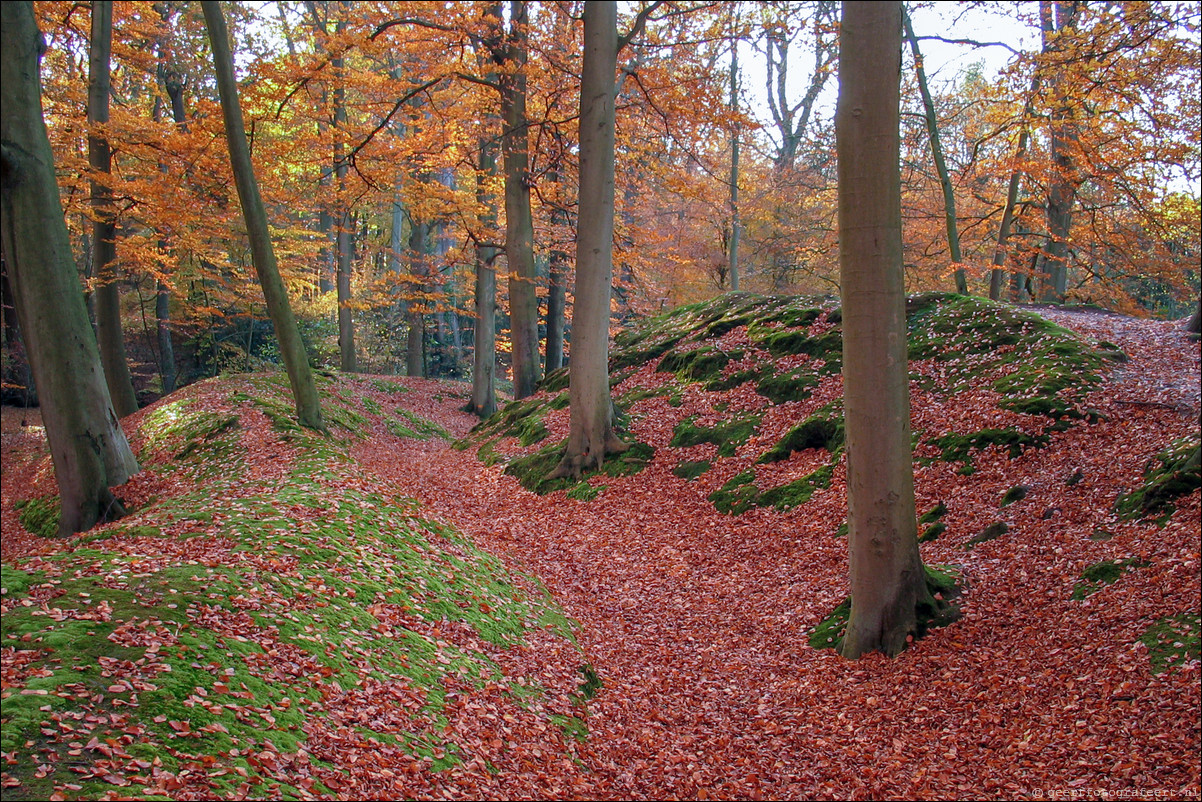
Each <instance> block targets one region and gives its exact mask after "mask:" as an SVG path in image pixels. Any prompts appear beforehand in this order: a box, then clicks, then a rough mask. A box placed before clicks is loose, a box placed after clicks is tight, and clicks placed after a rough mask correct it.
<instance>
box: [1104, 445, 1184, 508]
mask: <svg viewBox="0 0 1202 802" xmlns="http://www.w3.org/2000/svg"><path fill="white" fill-rule="evenodd" d="M1200 446H1202V436H1199V435H1198V434H1190V435H1186V436H1185V437H1182V438H1180V439H1177V440H1174V441H1173V442H1172V443H1170V444H1169V445H1168V446H1167V447H1165V448H1164V449H1163V450H1162V451H1161V452H1160V453H1158V454H1157V455H1156V456H1155V457H1153V458H1152V459H1150V460H1148V464H1147V465H1146V466H1145V467H1144V477H1143V479H1144V480H1143V483H1142V484H1141V485H1140V486H1139V487H1137V488H1135V489H1134V490H1131V491H1130V492H1128V493H1124V494H1123V495H1121V496H1119V498H1118V501H1117V502H1116V503H1115V508H1116V509H1117V511H1118V513H1119V515H1120V516H1122V517H1123V518H1127V519H1133V518H1152V519H1154V520H1156V521H1157V522H1158V523H1161V524H1163V523H1164V522H1165V521H1167V520H1168V519H1169V517H1170V516H1172V514H1173V513H1174V512H1175V511H1176V509H1177V507H1176V505H1175V504H1174V503H1173V502H1174V501H1175V500H1177V499H1178V498H1180V497H1182V496H1185V495H1189V494H1190V493H1192V492H1194V491H1195V490H1197V489H1198V488H1199V487H1202V472H1200V471H1199V459H1198V457H1199V449H1200Z"/></svg>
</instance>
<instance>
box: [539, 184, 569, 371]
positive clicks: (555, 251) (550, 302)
mask: <svg viewBox="0 0 1202 802" xmlns="http://www.w3.org/2000/svg"><path fill="white" fill-rule="evenodd" d="M549 178H550V180H551V181H552V182H553V183H555V184H559V183H560V182H562V181H563V177H562V175H561V173H560V171H559V165H558V164H556V166H555V167H553V168H552V169H551V170H550V171H549ZM551 225H552V227H553V228H555V229H556V230H557V231H558V230H561V229H564V228H567V226H568V225H569V219H568V211H567V209H565V208H564V207H563V206H562V205H556V206H554V207H553V208H552V209H551ZM568 265H569V263H568V254H567V252H566V251H564V250H563V249H562V248H560V247H558V245H556V246H555V247H552V248H551V254H550V257H549V258H548V260H547V339H546V342H545V343H544V357H543V360H544V364H545V365H546V369H547V373H550V372H551V371H553V370H559V369H560V368H562V367H563V330H564V315H565V313H566V311H567V303H568V270H569V266H568Z"/></svg>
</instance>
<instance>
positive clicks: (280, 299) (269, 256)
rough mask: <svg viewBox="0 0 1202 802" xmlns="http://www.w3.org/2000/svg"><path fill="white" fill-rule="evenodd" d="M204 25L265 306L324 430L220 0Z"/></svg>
mask: <svg viewBox="0 0 1202 802" xmlns="http://www.w3.org/2000/svg"><path fill="white" fill-rule="evenodd" d="M201 6H202V8H203V10H204V16H205V27H206V28H207V29H208V33H209V44H210V46H211V47H212V49H213V64H214V66H215V67H216V71H217V88H218V91H219V92H220V93H221V114H222V117H223V118H224V120H225V136H226V140H227V141H228V143H229V150H230V162H231V164H232V166H233V170H234V182H235V184H236V185H237V188H238V199H239V201H240V202H241V204H242V216H243V217H244V218H245V220H246V233H247V236H248V237H249V238H250V249H251V259H252V261H253V262H254V265H255V272H256V273H257V274H258V276H259V284H260V285H261V286H262V287H263V298H264V300H265V301H266V302H267V312H268V314H270V315H271V322H272V325H274V326H275V336H276V340H277V341H278V342H279V345H280V356H281V357H282V358H283V360H284V367H285V369H286V370H287V371H288V383H289V384H290V385H291V386H292V397H293V400H294V401H295V403H296V417H297V421H298V422H299V423H300V425H301V426H305V427H307V428H310V429H317V430H318V431H323V432H324V431H325V430H326V427H325V423H324V421H322V417H321V402H320V400H319V399H318V396H317V384H316V383H315V382H314V380H313V371H312V370H311V369H310V367H309V356H308V354H307V353H305V345H304V342H303V341H302V340H301V336H300V329H299V328H298V327H297V325H296V317H295V316H294V315H293V314H292V306H291V304H290V303H289V301H288V290H287V289H286V288H285V287H284V281H283V279H282V278H280V270H279V267H278V266H277V264H276V260H275V250H274V249H273V248H272V245H271V232H270V231H269V230H268V228H267V211H266V210H265V209H264V208H263V199H262V197H260V195H259V183H258V181H257V180H256V179H255V169H254V165H253V164H252V163H251V160H250V147H249V146H248V145H247V142H246V127H245V124H244V123H243V121H242V107H241V104H240V103H239V102H238V84H237V82H236V81H235V80H234V59H233V55H232V53H231V52H230V42H229V34H228V33H227V31H226V27H225V15H224V14H222V12H221V4H220V3H219V2H218V1H217V0H203V2H202V3H201Z"/></svg>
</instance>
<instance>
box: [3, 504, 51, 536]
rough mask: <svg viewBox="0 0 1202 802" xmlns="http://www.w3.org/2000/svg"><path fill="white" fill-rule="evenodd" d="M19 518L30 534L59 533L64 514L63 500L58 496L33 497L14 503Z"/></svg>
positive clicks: (47, 534)
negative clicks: (59, 524) (59, 523)
mask: <svg viewBox="0 0 1202 802" xmlns="http://www.w3.org/2000/svg"><path fill="white" fill-rule="evenodd" d="M13 506H14V507H15V508H16V510H17V520H18V521H20V522H21V526H23V527H25V528H26V529H27V530H28V531H29V533H30V534H33V535H37V536H38V537H54V536H55V535H57V534H58V522H59V519H60V518H61V514H62V502H60V501H59V497H58V496H46V497H45V498H31V499H28V500H24V501H18V502H17V503H16V504H14V505H13Z"/></svg>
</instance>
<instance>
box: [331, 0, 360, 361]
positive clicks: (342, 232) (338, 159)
mask: <svg viewBox="0 0 1202 802" xmlns="http://www.w3.org/2000/svg"><path fill="white" fill-rule="evenodd" d="M345 6H346V3H345V2H340V3H339V7H340V9H341V11H342V12H343V13H340V14H339V19H338V26H337V30H338V33H342V32H343V31H344V30H345V29H346V19H345ZM330 67H331V68H332V69H333V71H334V80H335V81H337V83H336V84H335V86H334V129H335V134H334V136H335V139H334V174H335V175H336V176H337V178H338V234H337V239H336V242H335V252H336V253H337V255H338V256H337V263H338V272H337V274H336V281H335V283H336V284H337V287H338V353H339V357H340V364H341V366H342V369H343V370H344V371H346V372H347V373H354V372H355V371H356V370H358V365H357V360H356V359H355V320H354V316H353V315H352V313H351V260H352V257H353V256H354V250H355V242H354V225H355V222H354V218H353V216H352V215H351V210H350V208H349V206H348V203H347V191H346V177H347V173H348V172H349V167H348V165H347V163H346V159H345V157H344V151H345V150H346V145H345V144H343V142H342V137H343V135H344V133H345V131H346V123H347V117H346V76H345V75H344V74H343V69H342V68H343V59H342V56H341V55H338V56H335V57H333V58H332V59H330Z"/></svg>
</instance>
